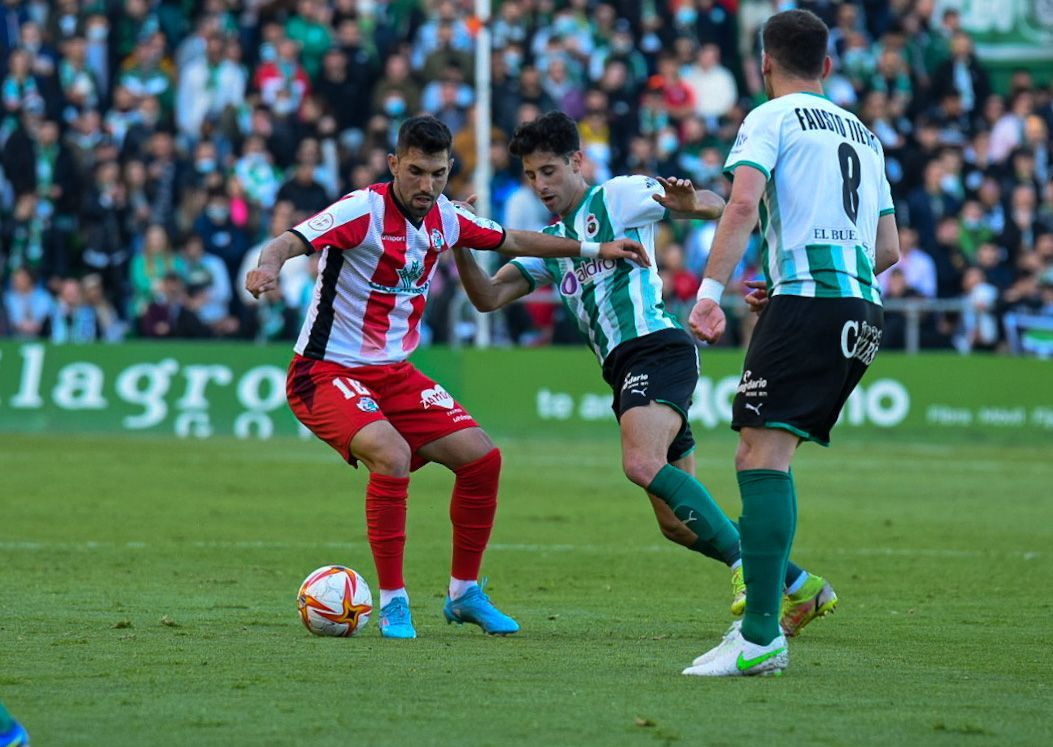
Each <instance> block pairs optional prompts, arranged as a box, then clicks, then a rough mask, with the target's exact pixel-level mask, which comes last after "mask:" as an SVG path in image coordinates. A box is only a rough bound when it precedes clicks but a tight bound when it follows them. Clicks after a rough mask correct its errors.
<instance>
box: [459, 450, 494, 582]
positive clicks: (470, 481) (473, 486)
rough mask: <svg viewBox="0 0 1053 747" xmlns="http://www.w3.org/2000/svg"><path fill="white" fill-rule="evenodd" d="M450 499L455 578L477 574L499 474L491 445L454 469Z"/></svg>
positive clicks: (488, 531) (472, 576) (471, 576)
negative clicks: (480, 455) (471, 460)
mask: <svg viewBox="0 0 1053 747" xmlns="http://www.w3.org/2000/svg"><path fill="white" fill-rule="evenodd" d="M454 474H455V475H457V479H456V480H455V481H454V483H453V498H452V499H451V500H450V521H451V522H453V569H452V571H451V573H450V575H451V576H453V577H454V578H459V579H463V580H472V579H477V578H479V566H480V565H482V563H483V552H485V550H486V543H487V541H489V539H490V531H491V530H492V529H493V527H494V513H495V512H496V511H497V482H498V479H499V478H500V476H501V452H500V451H498V450H497V449H494V450H493V451H491V452H490V453H489V454H487V455H486V456H484V457H480V458H479V459H476V460H475V461H474V462H471V463H470V464H466V465H464V466H463V467H459V468H458V469H455V470H454Z"/></svg>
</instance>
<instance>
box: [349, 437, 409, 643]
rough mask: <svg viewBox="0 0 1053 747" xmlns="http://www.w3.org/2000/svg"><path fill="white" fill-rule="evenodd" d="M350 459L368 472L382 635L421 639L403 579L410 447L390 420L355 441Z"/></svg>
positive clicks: (371, 546)
mask: <svg viewBox="0 0 1053 747" xmlns="http://www.w3.org/2000/svg"><path fill="white" fill-rule="evenodd" d="M349 450H350V452H351V456H352V457H354V458H355V459H357V460H358V461H360V462H362V464H364V465H365V466H366V468H367V469H368V470H369V482H368V483H367V484H366V533H367V536H368V538H369V549H370V550H371V551H372V553H373V564H374V566H375V567H376V569H377V582H378V584H379V586H380V623H379V627H380V633H381V635H382V636H384V637H385V638H416V637H417V632H416V630H415V629H414V627H413V622H412V618H411V617H410V609H409V593H408V592H407V591H406V581H405V578H404V574H403V564H404V557H405V551H406V503H407V498H408V494H409V472H410V448H409V444H407V443H406V440H405V439H404V438H402V436H401V435H399V432H398V431H397V430H395V427H394V426H393V425H392V424H391V423H389V422H388V421H386V420H380V421H376V422H374V423H370V424H369V425H366V426H364V427H363V428H362V429H361V430H359V431H358V433H356V434H355V436H354V437H353V438H352V439H351V443H350V446H349Z"/></svg>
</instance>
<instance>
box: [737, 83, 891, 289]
mask: <svg viewBox="0 0 1053 747" xmlns="http://www.w3.org/2000/svg"><path fill="white" fill-rule="evenodd" d="M741 166H752V167H753V168H755V169H758V170H759V171H761V172H762V173H763V174H764V175H765V176H766V177H767V178H768V184H767V186H766V187H765V190H764V198H763V200H762V201H761V205H760V224H761V242H762V243H761V264H762V267H763V270H764V277H765V280H767V282H768V293H769V294H770V295H773V296H777V295H790V296H808V297H818V298H863V299H866V300H867V301H871V302H873V303H876V304H880V303H881V292H880V289H879V288H878V285H877V282H876V280H875V278H874V247H875V245H876V243H877V225H878V218H879V216H882V215H886V214H888V213H892V212H893V211H894V209H893V205H892V192H891V190H890V189H889V183H888V179H887V178H886V176H885V154H884V151H883V150H882V148H881V142H880V141H879V140H878V139H877V138H876V137H875V136H874V134H873V133H872V132H870V130H868V129H867V128H866V127H864V126H863V124H862V123H861V122H860V121H859V120H858V119H857V118H856V116H855V115H854V114H852V113H851V112H848V111H846V110H844V109H842V108H841V107H839V106H837V105H836V104H834V103H833V102H832V101H830V100H829V99H827V98H825V97H824V96H819V95H818V94H813V93H803V92H802V93H791V94H788V95H786V96H780V97H779V98H777V99H772V100H771V101H769V102H767V103H765V104H762V105H761V106H759V107H757V108H756V109H754V110H753V111H751V112H750V113H749V115H748V116H747V117H746V119H745V120H744V121H743V123H742V126H741V127H740V128H739V134H738V138H737V139H736V141H735V145H734V147H733V148H732V149H731V153H730V154H729V155H728V160H727V162H726V164H725V166H724V172H725V173H728V174H731V173H733V172H734V171H735V169H737V168H740V167H741Z"/></svg>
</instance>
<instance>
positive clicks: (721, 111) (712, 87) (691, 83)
mask: <svg viewBox="0 0 1053 747" xmlns="http://www.w3.org/2000/svg"><path fill="white" fill-rule="evenodd" d="M684 83H685V84H686V85H687V87H688V88H690V89H691V91H692V93H693V94H694V100H695V113H696V114H698V115H699V116H700V117H703V118H704V119H706V120H708V121H710V122H714V123H715V122H716V118H717V117H722V116H724V115H725V114H727V113H728V111H729V110H730V109H731V107H732V106H734V105H735V101H736V100H737V99H738V88H737V86H736V84H735V76H734V75H732V74H731V71H730V70H728V69H727V68H726V67H723V66H722V65H721V64H720V47H718V46H717V45H716V44H706V45H704V46H703V47H702V48H701V49H700V50H699V51H698V59H697V60H696V62H695V63H694V64H693V65H690V66H689V67H688V68H687V69H686V70H685V71H684Z"/></svg>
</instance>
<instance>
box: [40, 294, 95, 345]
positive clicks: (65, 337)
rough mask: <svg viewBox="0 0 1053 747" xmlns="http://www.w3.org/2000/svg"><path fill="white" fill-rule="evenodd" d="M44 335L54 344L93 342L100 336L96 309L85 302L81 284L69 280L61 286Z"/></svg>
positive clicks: (43, 331) (45, 326)
mask: <svg viewBox="0 0 1053 747" xmlns="http://www.w3.org/2000/svg"><path fill="white" fill-rule="evenodd" d="M42 333H43V334H44V335H45V336H46V337H47V338H48V339H50V340H51V342H54V343H67V342H73V343H85V342H93V341H94V340H96V339H97V338H98V336H99V331H98V324H97V322H96V320H95V309H94V308H92V307H91V306H89V305H88V304H86V303H85V302H84V298H83V296H82V295H81V287H80V283H79V282H78V281H77V280H75V279H73V278H67V279H65V280H63V281H62V283H61V285H60V286H59V293H58V300H57V302H56V303H55V304H54V306H52V308H51V315H50V316H49V317H48V320H47V323H46V324H45V325H44V329H43V330H42Z"/></svg>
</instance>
